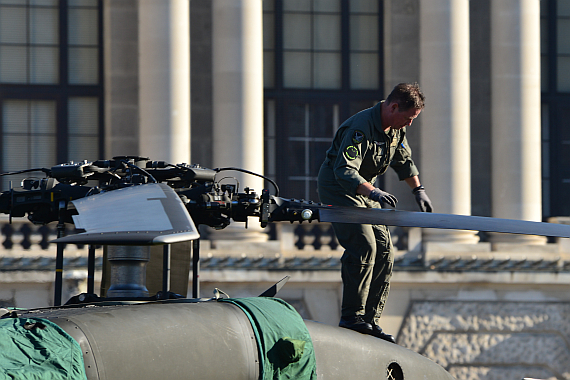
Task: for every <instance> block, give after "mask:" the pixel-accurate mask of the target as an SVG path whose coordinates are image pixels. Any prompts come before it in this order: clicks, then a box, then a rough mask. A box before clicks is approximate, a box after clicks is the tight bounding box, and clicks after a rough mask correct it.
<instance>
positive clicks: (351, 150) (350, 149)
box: [344, 145, 358, 161]
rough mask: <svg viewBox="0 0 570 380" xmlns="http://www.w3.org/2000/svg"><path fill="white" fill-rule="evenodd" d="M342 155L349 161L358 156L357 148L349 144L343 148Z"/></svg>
mask: <svg viewBox="0 0 570 380" xmlns="http://www.w3.org/2000/svg"><path fill="white" fill-rule="evenodd" d="M344 155H345V157H346V158H347V159H348V160H350V161H352V160H355V159H356V158H358V149H357V148H356V147H355V146H353V145H349V146H347V147H346V148H345V149H344Z"/></svg>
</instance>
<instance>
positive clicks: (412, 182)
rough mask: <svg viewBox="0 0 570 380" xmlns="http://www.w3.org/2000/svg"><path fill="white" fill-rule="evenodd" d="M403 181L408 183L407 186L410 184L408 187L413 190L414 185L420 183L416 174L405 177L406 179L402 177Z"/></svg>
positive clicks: (416, 185)
mask: <svg viewBox="0 0 570 380" xmlns="http://www.w3.org/2000/svg"><path fill="white" fill-rule="evenodd" d="M404 181H405V182H406V183H407V184H408V186H410V189H412V190H414V189H415V188H416V187H418V186H421V185H422V184H421V183H420V177H418V176H417V175H415V176H413V177H410V178H406V179H404Z"/></svg>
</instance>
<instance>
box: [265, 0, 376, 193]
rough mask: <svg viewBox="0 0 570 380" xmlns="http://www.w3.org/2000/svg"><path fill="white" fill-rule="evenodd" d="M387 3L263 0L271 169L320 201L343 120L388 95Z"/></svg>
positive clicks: (293, 189)
mask: <svg viewBox="0 0 570 380" xmlns="http://www.w3.org/2000/svg"><path fill="white" fill-rule="evenodd" d="M382 4H383V2H382V1H379V0H350V1H349V0H264V1H263V6H264V8H263V10H264V16H263V17H264V20H263V22H264V81H265V82H264V87H265V168H266V169H265V170H266V172H265V174H266V175H268V176H269V177H271V178H274V179H276V180H277V182H278V184H279V186H280V188H281V193H282V194H283V196H284V197H289V198H298V199H306V200H314V201H317V200H318V195H317V192H316V178H317V175H318V172H319V168H320V166H321V164H322V162H323V161H324V158H325V152H326V150H327V149H328V148H329V147H330V145H331V142H332V139H333V137H334V134H335V132H336V130H337V128H338V127H339V125H340V124H341V123H342V122H343V121H344V120H346V119H347V118H348V117H349V116H350V115H352V114H353V113H356V112H358V111H360V110H362V109H364V108H368V107H371V106H372V105H374V104H375V103H376V102H377V101H378V100H379V99H382V98H383V94H382V88H383V77H382V75H381V73H382V62H383V56H382V41H383V38H382V30H383V26H382V15H383V13H382V9H383V8H382Z"/></svg>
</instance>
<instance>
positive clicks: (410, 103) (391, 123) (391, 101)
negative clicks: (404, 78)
mask: <svg viewBox="0 0 570 380" xmlns="http://www.w3.org/2000/svg"><path fill="white" fill-rule="evenodd" d="M424 102H425V96H424V94H423V93H422V91H421V90H420V86H419V85H418V84H417V83H413V84H410V83H400V84H399V85H397V86H396V87H394V89H393V90H392V92H391V93H390V95H388V97H387V98H386V101H385V102H384V110H383V111H382V126H383V127H384V129H388V128H392V129H401V128H404V127H407V126H409V125H411V124H412V121H413V120H414V119H415V118H416V117H418V115H419V114H420V112H421V110H422V109H423V108H424V106H425V103H424Z"/></svg>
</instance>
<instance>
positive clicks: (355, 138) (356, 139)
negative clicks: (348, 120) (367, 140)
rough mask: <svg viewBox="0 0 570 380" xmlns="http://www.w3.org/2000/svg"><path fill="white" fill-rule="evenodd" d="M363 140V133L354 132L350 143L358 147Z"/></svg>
mask: <svg viewBox="0 0 570 380" xmlns="http://www.w3.org/2000/svg"><path fill="white" fill-rule="evenodd" d="M362 140H364V133H362V132H360V131H359V130H356V131H354V133H353V134H352V142H353V143H354V144H355V145H358V144H360V143H361V142H362Z"/></svg>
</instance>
